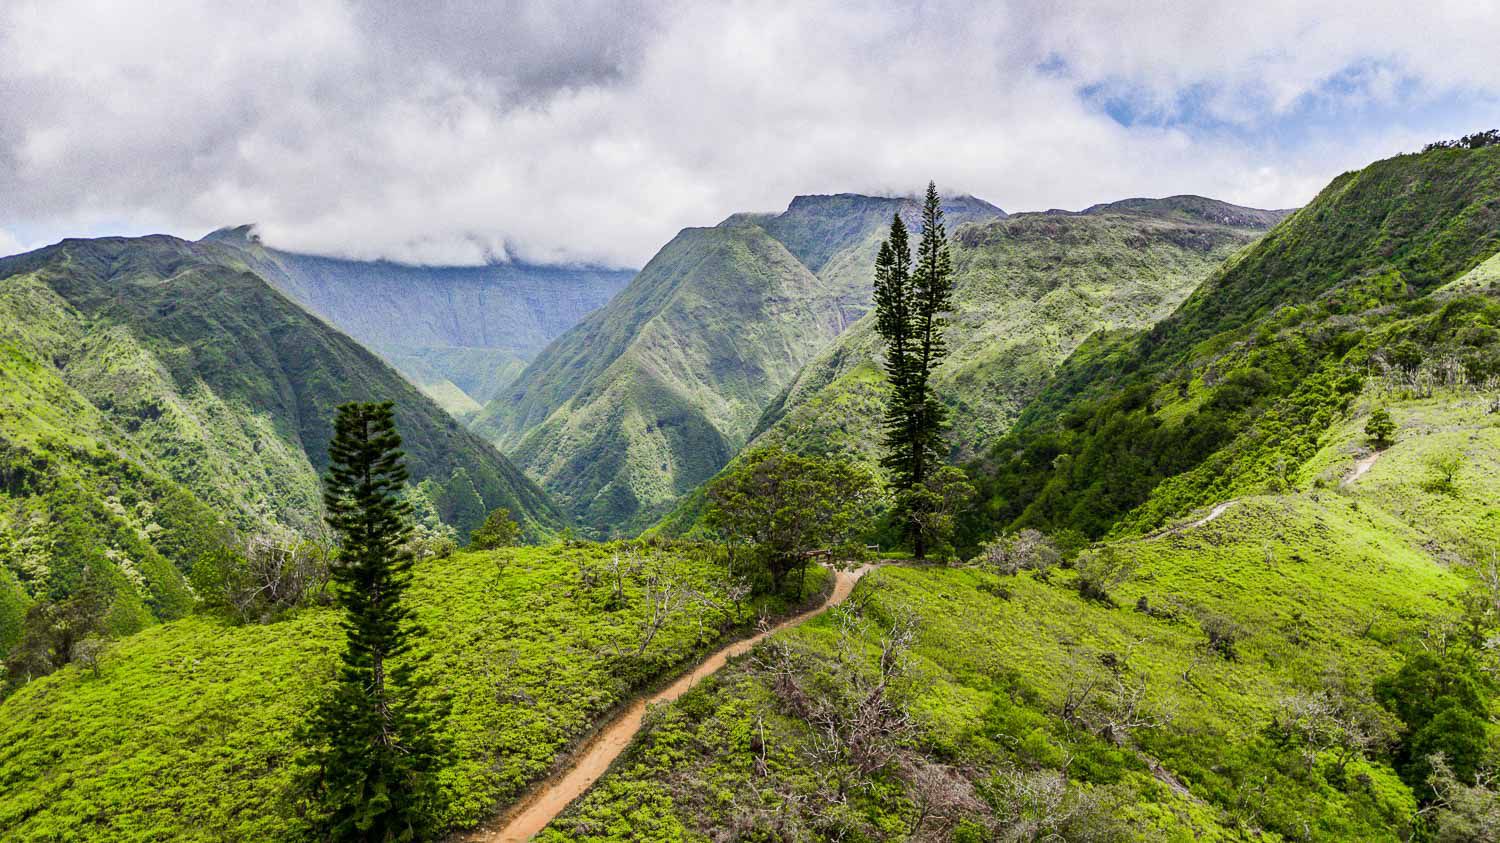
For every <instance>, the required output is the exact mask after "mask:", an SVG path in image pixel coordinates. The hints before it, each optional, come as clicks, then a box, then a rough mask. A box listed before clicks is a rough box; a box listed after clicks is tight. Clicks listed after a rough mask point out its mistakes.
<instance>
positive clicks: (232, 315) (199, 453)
mask: <svg viewBox="0 0 1500 843" xmlns="http://www.w3.org/2000/svg"><path fill="white" fill-rule="evenodd" d="M219 256H220V255H219V253H218V251H217V250H216V249H215V248H214V247H211V246H210V247H205V246H201V245H198V244H193V243H188V242H185V241H182V240H177V239H174V238H170V237H146V238H139V239H124V238H109V239H102V240H68V241H64V242H63V243H61V244H59V245H57V246H52V247H49V248H46V249H42V250H40V251H37V252H33V253H30V254H26V255H20V256H17V257H13V258H8V259H4V260H0V349H3V352H4V356H3V357H0V379H3V381H4V383H5V384H6V388H5V390H4V391H3V393H0V396H3V397H0V402H3V406H4V409H5V412H4V414H3V417H0V460H3V467H0V480H3V483H0V563H3V564H0V567H3V568H4V569H5V570H6V571H7V572H8V576H6V577H5V578H3V579H0V590H4V589H5V584H6V583H7V582H9V583H12V586H11V588H12V590H13V589H14V583H15V582H19V583H21V584H22V586H23V587H22V589H21V590H22V591H24V592H25V593H26V594H27V595H28V596H29V597H33V598H34V597H36V596H39V595H42V594H49V595H51V596H53V597H60V596H62V595H65V594H66V593H68V591H69V590H70V589H71V588H72V587H73V586H74V585H76V584H77V582H78V580H79V578H80V577H82V576H83V570H84V569H85V568H90V567H91V568H95V569H97V571H98V572H99V573H100V575H102V576H106V577H108V578H109V579H111V580H112V581H114V582H115V583H116V584H117V585H119V584H122V583H123V584H125V585H126V586H128V587H126V588H124V589H123V590H122V592H123V593H124V594H125V595H126V597H125V599H124V600H123V602H121V603H120V604H119V605H118V606H117V609H116V612H117V614H121V613H124V614H125V615H128V616H129V617H122V618H121V619H120V623H119V624H117V625H116V626H117V627H118V628H120V629H127V628H134V627H137V626H139V625H140V624H141V623H144V622H146V621H148V620H149V619H150V618H152V617H156V618H168V617H174V616H176V615H179V614H181V613H182V612H183V611H185V610H186V608H187V607H188V606H189V605H190V603H191V600H190V595H189V594H188V592H187V590H186V586H185V585H184V582H183V572H185V571H187V570H188V569H189V568H190V567H191V564H192V562H193V561H194V559H196V558H197V556H198V555H199V554H201V553H202V552H204V550H205V548H206V547H210V546H212V545H213V544H215V543H216V542H217V541H218V540H219V538H220V534H221V533H223V532H224V530H225V529H226V528H227V529H250V528H255V527H257V526H259V525H260V524H263V523H266V522H272V523H279V524H283V525H287V526H290V527H293V528H300V527H305V526H307V525H310V524H312V523H315V522H316V521H317V520H318V518H319V509H320V506H321V503H320V487H319V480H318V476H319V473H320V472H321V471H322V469H323V468H324V467H325V466H326V464H327V453H326V448H327V441H328V438H329V436H330V435H331V418H332V414H333V408H334V407H335V406H336V405H337V404H339V403H342V402H344V401H348V400H362V399H376V398H380V399H390V400H395V401H397V402H398V405H399V406H398V423H399V424H400V427H401V431H402V433H403V435H404V436H405V438H406V450H407V453H408V462H409V464H410V466H411V468H412V474H413V478H414V482H423V481H430V483H429V484H428V489H429V491H430V493H431V496H432V497H433V499H434V503H435V504H436V506H437V508H438V509H439V511H440V513H441V514H442V517H443V518H444V519H445V520H447V521H448V522H449V523H452V524H454V525H456V526H458V527H460V528H462V529H470V528H472V527H474V526H476V525H477V524H478V523H480V521H481V520H482V519H483V517H484V514H485V513H486V512H487V511H488V509H490V508H493V507H496V506H506V507H510V508H511V509H512V511H513V512H514V513H516V514H517V515H518V517H519V519H520V520H521V521H522V522H523V524H524V525H525V527H526V529H527V531H528V533H529V534H530V535H533V536H536V535H539V534H542V533H547V532H550V531H551V530H553V529H555V528H556V527H557V526H558V525H559V518H558V515H557V512H556V511H555V510H554V509H553V507H552V505H551V503H550V502H549V501H548V499H547V498H546V496H545V495H544V494H543V493H542V492H541V491H540V490H539V489H537V488H536V486H535V485H534V484H532V483H531V482H530V481H528V480H527V479H526V478H525V477H524V476H523V475H522V474H521V473H520V472H519V471H518V470H516V469H515V468H514V467H513V466H511V465H510V464H509V463H508V462H507V461H506V460H505V459H504V457H502V456H501V455H500V454H499V453H498V452H496V451H495V450H494V449H493V448H492V447H490V446H489V445H488V444H487V443H485V442H484V441H483V440H481V439H479V438H478V437H476V436H474V435H473V434H471V433H469V432H467V431H466V430H464V429H463V428H462V427H461V426H460V425H459V424H458V423H457V422H456V421H454V420H453V419H452V418H450V417H449V416H448V415H447V414H445V413H444V412H442V411H441V410H440V409H439V408H438V407H437V406H436V405H434V404H433V403H432V402H431V401H429V400H427V399H426V398H425V397H423V396H422V394H421V393H420V392H418V391H417V390H416V388H415V387H413V386H412V385H411V384H409V383H407V382H406V381H405V380H404V379H403V378H402V377H401V376H400V375H398V374H397V373H396V372H395V371H393V370H392V369H390V368H389V367H387V366H386V365H385V364H383V363H382V362H381V361H380V360H379V359H378V358H376V357H375V356H374V355H372V354H371V353H370V352H368V351H366V350H365V349H363V348H361V347H360V346H359V345H358V344H356V343H355V342H354V341H353V340H350V339H349V338H348V337H345V336H344V335H342V334H340V333H338V332H336V331H334V330H332V329H331V328H329V327H328V326H327V325H325V324H324V323H322V322H320V321H319V320H317V319H316V318H314V317H312V316H310V315H308V314H307V313H306V312H304V311H302V310H301V309H300V308H298V307H297V306H296V305H295V304H293V303H292V302H290V301H288V300H287V299H286V298H285V297H283V296H282V295H281V294H280V293H277V292H276V291H275V290H273V289H272V288H271V287H270V286H268V285H267V284H266V283H265V282H264V281H263V280H261V279H260V278H259V277H257V276H255V275H253V274H251V273H248V272H245V271H243V270H242V269H240V268H237V267H235V266H233V265H230V266H226V265H224V264H222V263H219V262H218V258H219ZM221 524H222V525H223V526H221ZM122 578H123V579H122ZM117 590H120V589H117ZM4 602H5V601H0V603H4ZM5 626H6V624H5V623H4V622H0V628H4V627H5ZM4 643H5V642H3V641H0V646H3V644H4Z"/></svg>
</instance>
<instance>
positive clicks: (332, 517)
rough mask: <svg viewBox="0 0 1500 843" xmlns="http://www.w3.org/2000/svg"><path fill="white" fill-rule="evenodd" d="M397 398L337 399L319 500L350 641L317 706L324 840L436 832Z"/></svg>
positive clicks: (317, 791)
mask: <svg viewBox="0 0 1500 843" xmlns="http://www.w3.org/2000/svg"><path fill="white" fill-rule="evenodd" d="M400 448H401V437H400V436H399V435H398V434H397V433H396V427H395V422H394V418H393V412H392V405H391V404H390V403H389V402H386V403H354V404H344V405H342V406H340V407H339V408H338V411H337V415H336V417H335V419H334V435H333V441H332V443H331V444H330V445H329V448H328V452H329V462H330V466H329V469H328V474H327V476H326V478H325V480H324V486H325V489H324V496H323V502H324V506H325V508H326V509H327V519H328V524H329V526H330V527H332V529H333V531H334V534H335V535H336V537H337V538H338V548H339V552H338V561H337V564H336V565H335V566H334V568H333V571H332V581H333V587H334V593H335V599H336V600H337V603H338V606H339V608H340V609H341V610H342V611H343V623H342V626H343V629H344V633H345V648H344V652H343V656H342V662H341V664H340V666H339V671H338V680H337V682H336V684H335V687H334V689H333V692H332V693H331V694H330V695H329V696H328V697H327V698H326V699H325V700H324V701H323V702H322V703H321V704H320V706H319V707H318V709H317V711H316V712H315V714H314V715H313V718H312V720H311V723H310V730H311V732H312V735H313V742H314V745H315V746H316V747H317V755H318V762H319V763H318V774H317V780H316V782H315V786H314V796H315V798H316V799H317V801H318V803H319V804H320V807H321V811H320V813H321V815H322V819H323V822H324V824H325V828H324V832H325V835H326V838H327V839H330V840H348V841H399V840H419V839H422V838H424V837H426V836H427V835H428V833H429V832H430V830H431V827H430V823H429V818H430V817H431V816H432V811H431V802H432V796H433V792H434V788H433V774H434V772H435V771H436V768H437V765H438V761H439V752H438V744H437V742H436V741H435V740H433V738H432V737H431V735H432V722H431V721H432V718H433V716H434V712H432V711H429V710H426V709H424V706H423V705H422V704H421V703H420V701H419V699H418V693H417V692H418V688H417V684H416V682H415V681H414V676H413V667H414V666H415V662H416V660H415V659H414V658H413V654H412V652H411V642H412V639H413V636H414V635H415V634H416V632H417V630H416V629H415V627H414V625H413V623H412V615H411V609H410V608H409V607H408V606H407V605H406V603H405V601H404V596H405V593H406V589H407V586H408V584H409V581H410V570H411V565H412V555H411V553H410V552H409V551H408V550H406V548H405V547H404V543H405V541H406V538H407V536H408V535H409V534H410V532H411V512H410V506H409V505H408V504H407V503H406V502H405V501H404V500H402V499H401V498H399V497H398V494H399V493H400V491H401V489H402V488H403V486H404V484H405V483H406V480H407V471H406V467H405V465H404V461H403V455H402V452H401V450H400Z"/></svg>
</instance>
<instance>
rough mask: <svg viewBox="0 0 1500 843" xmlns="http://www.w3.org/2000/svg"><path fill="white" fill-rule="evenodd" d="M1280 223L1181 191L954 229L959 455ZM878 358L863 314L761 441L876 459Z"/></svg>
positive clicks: (692, 504) (802, 382) (762, 429)
mask: <svg viewBox="0 0 1500 843" xmlns="http://www.w3.org/2000/svg"><path fill="white" fill-rule="evenodd" d="M1121 208H1128V210H1124V211H1122V210H1121ZM1184 208H1186V209H1188V211H1184V210H1183V209H1184ZM1189 211H1191V212H1193V213H1189ZM1279 218H1280V214H1279V212H1270V211H1257V210H1255V209H1250V208H1240V207H1238V206H1235V205H1229V204H1226V203H1222V202H1215V201H1213V200H1208V199H1203V198H1201V197H1186V196H1184V197H1171V198H1168V199H1160V200H1128V201H1127V202H1123V203H1115V204H1112V205H1099V206H1095V207H1094V208H1091V209H1089V210H1088V211H1086V212H1083V213H1081V214H1071V213H1065V212H1048V213H1042V214H1017V215H1013V216H1011V217H1009V218H1007V219H1003V220H992V221H989V222H985V223H980V224H976V225H971V226H967V227H962V228H960V229H958V230H957V231H955V232H954V234H953V235H952V238H951V239H952V247H953V257H954V270H955V282H954V284H955V287H954V311H953V313H952V314H951V316H950V317H949V323H950V324H949V329H948V345H949V348H950V355H949V357H948V359H947V360H945V361H944V362H943V364H942V365H941V366H940V367H939V368H938V369H937V371H936V372H935V382H934V386H935V388H936V389H937V392H938V395H939V396H940V397H941V398H942V399H943V401H944V402H945V403H946V404H947V405H948V406H949V407H950V409H951V411H952V413H951V418H952V422H953V429H952V431H951V434H950V441H951V442H952V445H953V449H954V454H955V455H956V457H958V458H960V459H966V458H969V457H971V456H973V455H974V454H976V453H978V452H980V451H982V450H983V449H984V448H985V446H986V444H987V443H989V442H990V441H992V440H993V439H995V438H996V437H998V436H1000V435H1003V434H1004V433H1005V432H1006V431H1007V430H1008V429H1009V428H1010V425H1011V424H1012V423H1013V422H1014V421H1015V419H1016V417H1017V415H1018V414H1019V413H1020V410H1021V408H1022V407H1024V406H1025V405H1026V403H1027V401H1029V400H1030V399H1031V398H1032V397H1034V396H1035V395H1036V394H1037V392H1039V391H1040V390H1041V389H1042V387H1043V386H1044V385H1045V384H1046V383H1047V381H1048V379H1049V378H1050V377H1051V375H1052V373H1053V371H1054V370H1055V369H1056V368H1057V366H1058V365H1060V364H1061V363H1062V361H1063V360H1064V359H1066V358H1067V356H1068V355H1069V354H1070V353H1071V352H1072V351H1073V350H1074V349H1075V348H1077V347H1078V346H1079V345H1080V344H1081V343H1082V342H1083V341H1084V340H1085V339H1086V338H1087V337H1088V336H1089V335H1090V334H1093V333H1094V332H1096V331H1099V330H1111V329H1122V328H1143V327H1146V326H1149V325H1151V324H1153V323H1155V322H1156V321H1157V320H1158V319H1161V318H1162V317H1164V316H1166V315H1167V314H1169V313H1171V312H1172V310H1173V309H1174V308H1175V307H1176V306H1177V305H1178V304H1180V303H1181V302H1182V300H1183V298H1184V297H1186V296H1187V295H1188V293H1189V292H1190V291H1191V290H1192V289H1193V288H1194V287H1195V286H1196V285H1197V284H1198V283H1200V282H1201V281H1202V279H1203V278H1204V277H1205V276H1207V275H1208V274H1209V273H1210V272H1212V271H1213V269H1214V268H1216V267H1217V266H1219V265H1220V264H1222V263H1223V262H1224V261H1225V260H1226V259H1227V258H1228V257H1229V256H1230V255H1232V254H1234V253H1235V251H1236V250H1238V249H1240V248H1242V247H1243V246H1245V245H1246V244H1247V243H1250V242H1251V241H1253V240H1254V239H1255V238H1257V237H1259V236H1260V235H1261V234H1262V233H1263V231H1264V227H1265V226H1268V225H1269V224H1270V223H1271V222H1272V221H1274V220H1275V219H1279ZM1222 221H1228V224H1226V223H1225V222H1222ZM870 265H871V264H866V265H865V268H866V269H867V270H868V268H869V266H870ZM882 365H883V364H882V358H881V353H880V343H879V337H877V336H876V334H875V328H874V317H873V315H871V316H867V317H865V318H863V319H861V320H860V321H859V322H857V323H855V325H854V326H853V327H852V328H850V329H849V330H848V331H847V332H846V333H844V334H843V335H842V336H840V337H839V339H838V340H837V341H836V342H834V343H833V344H832V345H831V346H830V347H829V348H827V349H825V350H823V351H822V352H820V353H819V354H818V355H817V357H815V358H813V360H812V361H811V362H809V363H808V364H807V365H806V366H805V367H803V369H802V370H801V371H800V372H798V373H797V376H796V378H794V379H793V380H792V382H791V383H790V384H789V385H788V386H787V388H786V389H785V390H784V391H783V392H782V393H781V394H780V395H779V396H777V398H776V399H775V400H774V401H773V402H772V403H771V404H770V405H769V407H768V408H767V410H766V412H765V414H764V415H763V416H762V418H761V419H760V421H759V423H758V424H757V426H756V431H755V433H754V435H753V441H754V442H755V443H758V444H775V443H779V444H783V445H786V446H787V447H791V448H794V449H796V450H799V451H803V452H807V453H819V454H842V455H846V456H849V457H851V458H854V459H856V460H859V461H860V462H863V463H866V464H867V465H869V466H870V467H872V468H874V467H875V465H876V462H877V457H878V452H879V448H880V427H879V425H880V419H881V415H882V412H883V406H884V401H885V396H886V389H887V387H886V382H885V376H884V373H883V372H884V370H883V368H882ZM698 509H699V501H698V500H697V498H696V496H694V497H693V498H690V499H689V500H687V501H685V502H684V504H683V506H682V508H681V509H680V511H677V512H674V513H673V514H672V515H671V516H670V517H669V518H668V519H666V521H665V522H664V524H663V526H662V529H664V530H666V531H668V532H671V533H678V532H682V531H684V530H686V529H688V528H690V527H691V526H692V524H693V523H694V522H695V520H696V517H697V514H698Z"/></svg>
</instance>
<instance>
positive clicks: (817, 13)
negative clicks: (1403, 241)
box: [0, 0, 1500, 267]
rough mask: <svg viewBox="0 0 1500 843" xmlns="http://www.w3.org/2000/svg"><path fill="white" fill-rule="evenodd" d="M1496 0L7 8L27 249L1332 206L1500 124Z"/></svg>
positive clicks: (519, 251)
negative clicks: (1327, 201) (224, 230)
mask: <svg viewBox="0 0 1500 843" xmlns="http://www.w3.org/2000/svg"><path fill="white" fill-rule="evenodd" d="M1497 42H1500V0H1465V2H1449V0H1428V2H1425V3H1422V4H1416V3H1413V2H1410V0H1404V2H1386V1H1385V0H1361V2H1321V3H1320V2H1307V0H1297V1H1296V2H1293V0H1259V2H1256V3H1246V2H1244V0H1232V1H1231V2H1219V0H1193V2H1169V0H1155V1H1154V2H1153V0H1134V1H1133V2H1091V3H1083V2H1076V3H1063V2H1042V0H1011V1H1010V2H1004V1H1003V0H1002V1H1001V2H989V3H985V2H979V3H976V2H972V0H969V2H953V3H949V2H915V3H856V2H821V0H795V1H794V2H782V3H770V2H748V1H747V2H703V1H702V0H700V1H699V2H690V3H675V2H653V3H636V2H630V1H629V0H614V2H607V1H606V2H596V0H571V2H566V3H564V2H530V3H529V2H513V1H512V0H498V2H497V1H496V0H489V2H484V1H483V0H453V2H441V0H438V1H437V2H430V3H428V2H424V3H410V2H406V0H370V1H369V2H357V0H256V2H244V0H235V2H232V3H231V2H217V3H209V2H186V1H185V0H139V2H126V0H0V254H8V253H13V252H17V251H21V250H24V249H30V248H36V247H39V246H42V245H45V244H47V243H51V242H55V241H57V240H59V239H61V238H63V237H70V236H102V235H109V234H128V235H135V234H145V233H153V232H162V233H170V234H176V235H179V236H184V237H199V236H202V235H203V234H205V233H207V232H208V231H210V230H212V229H214V228H217V227H219V226H224V225H237V224H242V223H255V224H257V225H258V227H259V230H260V232H261V234H262V236H263V237H264V238H265V240H266V241H267V242H269V243H271V244H273V245H276V246H279V247H282V248H287V249H293V250H298V251H308V252H316V253H320V254H334V255H341V256H346V257H356V258H387V259H392V260H401V261H407V262H417V263H463V264H473V263H483V262H488V261H498V260H515V259H519V260H528V261H534V262H543V263H598V264H605V265H611V266H621V267H625V266H640V265H642V264H643V263H644V262H645V261H647V260H648V259H649V258H650V257H651V255H652V254H653V253H654V252H655V251H656V250H657V249H658V248H659V247H660V246H661V245H662V244H663V243H665V242H666V241H667V240H669V239H670V238H671V237H672V236H673V235H674V234H675V233H676V232H677V231H678V230H680V229H681V228H683V227H686V226H702V225H713V224H715V223H717V222H718V221H720V220H722V219H723V218H725V217H727V216H729V215H730V214H731V213H734V212H737V211H775V210H780V209H782V208H785V207H786V205H787V203H788V202H789V201H790V200H791V198H792V197H793V196H795V195H798V194H806V193H837V192H845V191H851V192H862V193H878V194H886V195H905V194H913V193H916V192H918V191H920V190H921V189H922V188H923V187H925V185H926V183H927V182H928V180H935V181H936V182H937V184H938V186H939V188H940V190H942V191H944V192H947V193H970V194H974V195H976V196H980V197H982V198H984V199H987V200H989V201H991V202H993V203H995V204H997V205H999V206H1000V207H1002V208H1004V209H1006V210H1008V211H1023V210H1043V209H1047V208H1069V209H1077V208H1081V207H1085V206H1087V205H1091V204H1094V203H1096V202H1105V201H1112V200H1116V199H1122V198H1126V197H1131V196H1166V195H1172V194H1177V193H1196V194H1202V195H1207V196H1212V197H1214V198H1219V199H1224V200H1227V201H1231V202H1236V203H1239V204H1244V205H1250V206H1255V207H1275V208H1282V207H1294V206H1298V205H1301V204H1304V203H1306V202H1308V201H1309V200H1311V199H1312V198H1313V196H1315V195H1316V193H1317V191H1318V190H1319V189H1320V188H1321V187H1322V186H1323V185H1324V184H1326V183H1327V182H1328V181H1329V180H1330V179H1331V178H1333V177H1334V176H1336V175H1338V174H1339V173H1341V172H1344V171H1346V170H1351V169H1357V168H1359V167H1361V166H1363V165H1365V164H1367V163H1369V162H1370V161H1373V160H1376V159H1379V158H1384V157H1387V156H1390V155H1394V154H1399V153H1403V152H1412V151H1416V150H1418V149H1420V148H1421V146H1422V145H1423V144H1424V143H1426V142H1428V141H1431V140H1437V139H1443V138H1450V137H1457V136H1459V135H1462V134H1465V133H1467V132H1470V131H1475V130H1480V129H1488V128H1494V127H1496V126H1500V73H1496V72H1495V70H1494V55H1495V45H1496V43H1497Z"/></svg>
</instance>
